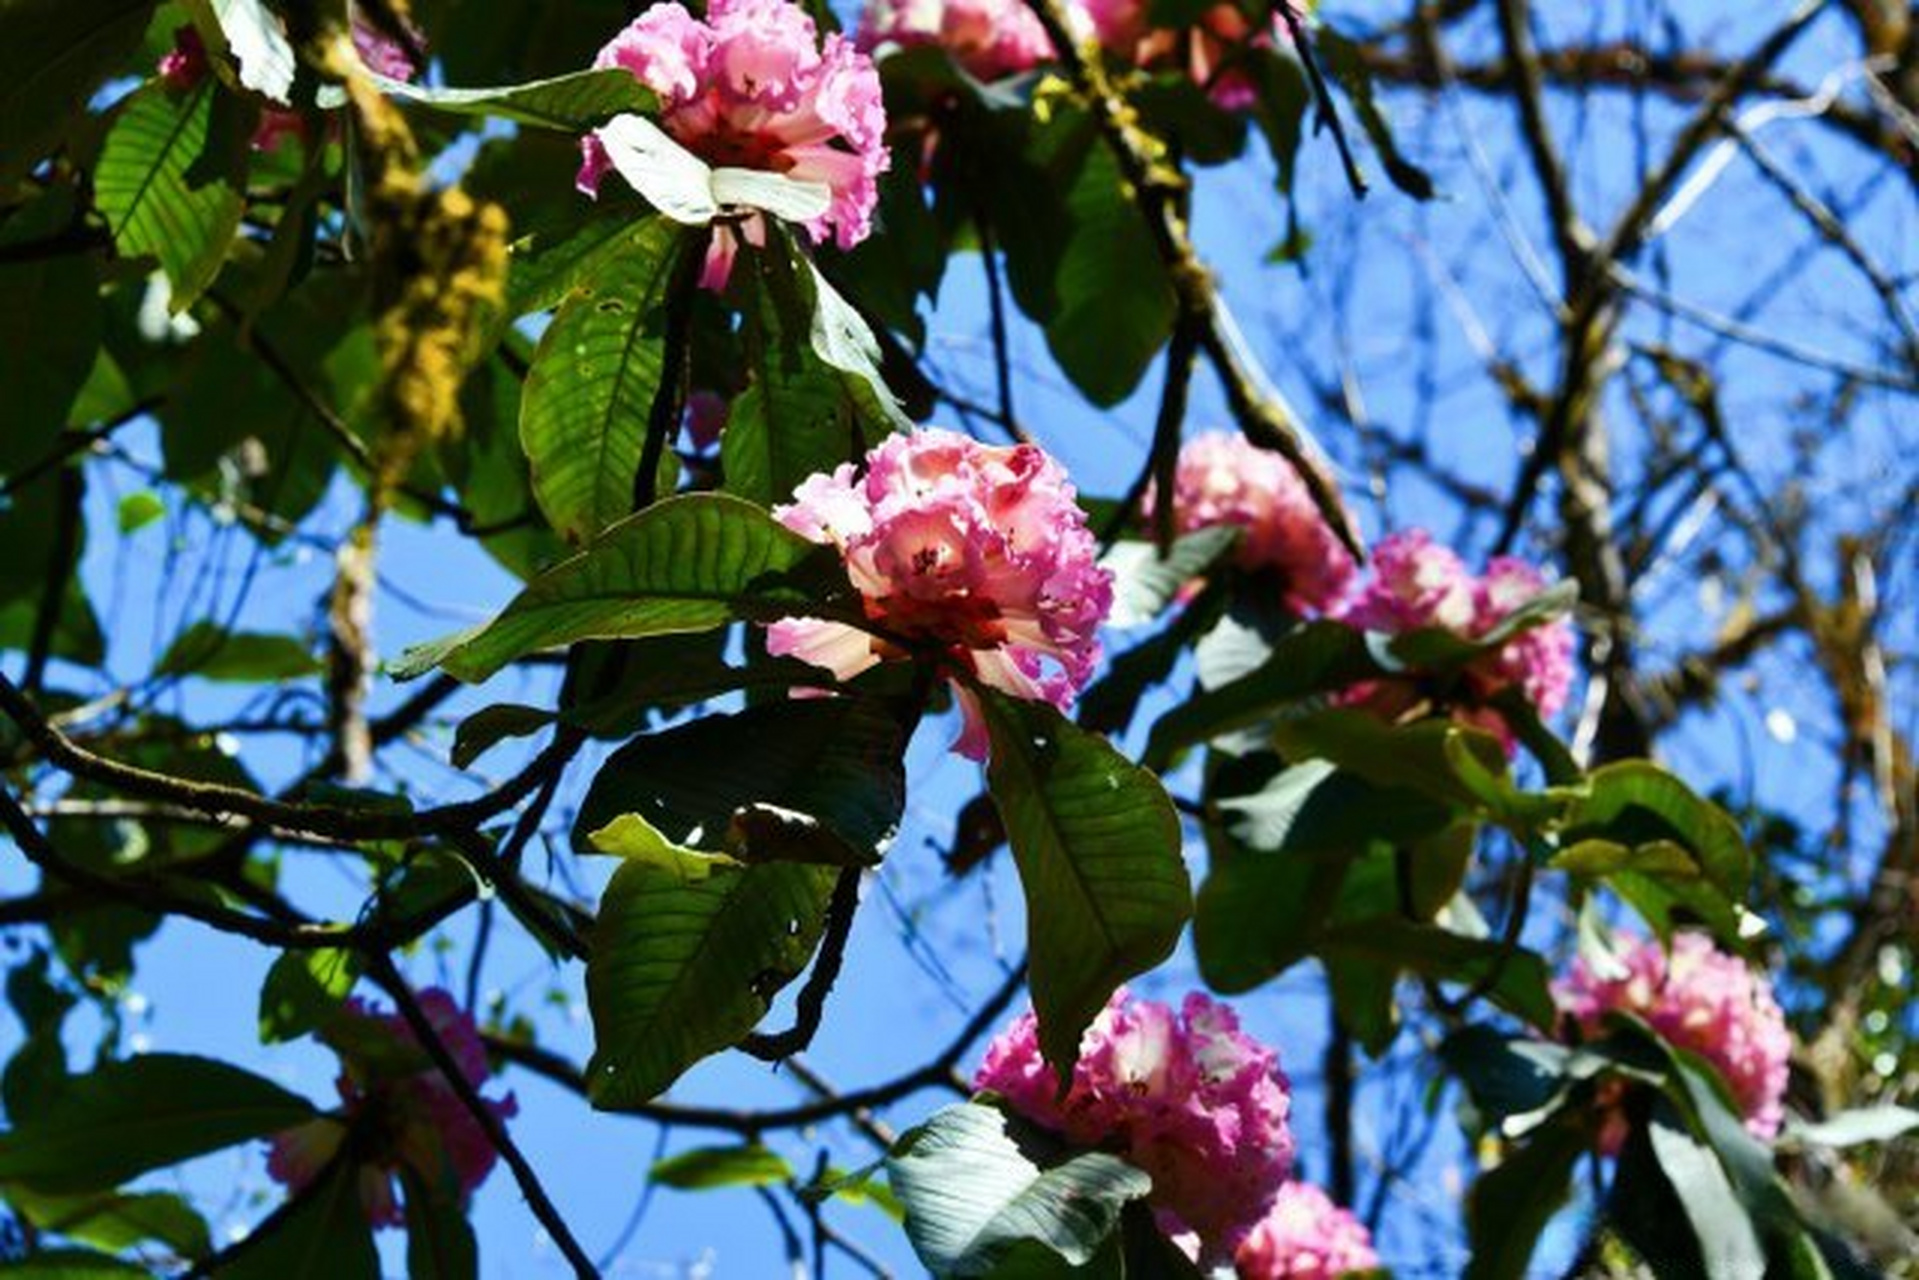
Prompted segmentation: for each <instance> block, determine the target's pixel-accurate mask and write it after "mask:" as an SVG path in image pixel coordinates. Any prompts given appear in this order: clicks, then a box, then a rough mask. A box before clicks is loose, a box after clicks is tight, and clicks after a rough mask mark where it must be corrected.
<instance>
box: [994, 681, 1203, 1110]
mask: <svg viewBox="0 0 1919 1280" xmlns="http://www.w3.org/2000/svg"><path fill="white" fill-rule="evenodd" d="M975 696H977V697H978V698H979V700H980V703H981V706H982V707H983V709H984V712H985V716H986V725H987V730H988V732H989V734H990V735H991V739H992V755H991V758H990V762H989V763H988V765H987V771H986V778H987V786H988V788H989V790H990V791H991V792H992V795H993V803H994V804H995V805H997V806H998V808H999V811H1000V816H1001V818H1002V819H1003V820H1004V822H1005V824H1006V833H1007V841H1008V843H1009V844H1010V845H1011V846H1012V850H1013V859H1014V861H1015V862H1016V863H1017V864H1018V866H1019V874H1020V884H1021V886H1022V887H1023V888H1024V890H1025V894H1026V910H1027V936H1028V945H1029V954H1030V958H1031V964H1032V988H1033V1007H1034V1009H1035V1011H1036V1012H1037V1013H1038V1015H1039V1028H1040V1030H1039V1036H1040V1047H1041V1048H1042V1049H1043V1050H1044V1052H1045V1055H1046V1059H1047V1061H1048V1062H1050V1063H1052V1064H1053V1066H1054V1067H1055V1068H1056V1069H1058V1070H1059V1071H1061V1072H1062V1074H1065V1073H1068V1072H1070V1071H1071V1069H1072V1064H1073V1063H1074V1061H1075V1060H1076V1059H1077V1058H1078V1056H1079V1041H1080V1034H1081V1033H1082V1032H1083V1031H1084V1030H1085V1029H1086V1027H1087V1024H1089V1023H1090V1022H1092V1020H1093V1017H1094V1015H1096V1014H1097V1013H1098V1012H1099V1011H1100V1010H1101V1009H1102V1008H1103V1007H1105V1004H1106V1001H1107V998H1108V997H1110V996H1111V995H1112V994H1113V990H1114V989H1115V988H1116V987H1118V986H1119V984H1120V983H1122V982H1124V981H1126V980H1127V979H1128V978H1131V977H1135V976H1137V975H1138V974H1141V973H1144V972H1145V971H1146V970H1148V969H1151V968H1153V967H1154V966H1155V965H1157V964H1159V963H1160V962H1161V961H1163V960H1165V959H1166V957H1167V956H1169V955H1171V954H1172V951H1173V947H1174V946H1175V945H1176V944H1177V943H1178V941H1179V935H1180V933H1181V931H1182V930H1183V929H1184V928H1185V925H1186V920H1187V917H1188V916H1190V915H1191V914H1192V886H1191V883H1190V881H1189V880H1188V878H1187V875H1186V864H1185V862H1184V860H1183V859H1182V857H1181V852H1180V828H1179V817H1178V815H1177V814H1176V813H1175V812H1174V811H1173V803H1172V801H1171V800H1170V799H1169V798H1168V797H1167V795H1166V790H1165V788H1164V787H1162V786H1161V785H1160V782H1159V779H1158V778H1157V777H1155V776H1154V775H1152V774H1151V773H1148V772H1147V771H1146V770H1144V769H1141V768H1139V767H1138V766H1137V765H1135V764H1133V763H1132V762H1131V761H1129V760H1127V759H1126V757H1124V756H1122V755H1120V754H1119V752H1117V751H1115V750H1114V749H1113V747H1112V745H1111V744H1110V743H1108V742H1107V741H1106V740H1105V739H1104V738H1102V737H1099V736H1098V735H1096V734H1091V733H1088V732H1086V731H1085V730H1084V729H1081V728H1079V727H1078V726H1076V725H1074V724H1072V723H1071V722H1070V721H1068V720H1066V719H1065V718H1063V717H1062V716H1061V715H1060V714H1059V712H1057V711H1055V710H1054V709H1053V708H1052V707H1050V706H1048V705H1046V704H1044V703H1039V702H1028V701H1025V700H1022V699H1017V698H1009V697H1007V696H1006V695H1004V694H1001V693H999V692H997V691H994V690H991V689H979V690H977V692H976V695H975Z"/></svg>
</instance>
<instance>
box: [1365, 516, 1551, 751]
mask: <svg viewBox="0 0 1919 1280" xmlns="http://www.w3.org/2000/svg"><path fill="white" fill-rule="evenodd" d="M1547 585H1548V583H1547V581H1546V578H1545V576H1544V575H1543V574H1541V573H1540V572H1539V570H1538V569H1536V568H1534V567H1533V566H1532V565H1529V564H1527V563H1525V562H1524V561H1522V560H1516V559H1514V558H1512V557H1510V556H1499V557H1496V558H1494V559H1493V560H1492V561H1491V562H1490V563H1489V564H1488V565H1487V566H1486V572H1485V573H1484V574H1483V575H1481V576H1479V577H1474V576H1473V574H1472V573H1471V571H1470V570H1468V569H1467V568H1466V566H1465V564H1464V563H1463V562H1462V561H1461V560H1460V558H1459V557H1458V556H1457V555H1455V554H1454V553H1453V552H1452V551H1451V550H1449V549H1448V548H1446V547H1443V546H1440V545H1439V544H1438V543H1436V542H1434V541H1433V539H1432V535H1431V534H1429V533H1427V532H1426V531H1425V530H1423V529H1411V530H1407V531H1406V532H1403V533H1396V534H1393V535H1391V536H1389V537H1386V538H1383V539H1381V541H1380V543H1379V545H1378V546H1377V547H1375V548H1374V549H1373V563H1372V574H1371V576H1370V577H1369V578H1368V579H1367V581H1366V584H1365V586H1364V587H1363V588H1362V589H1361V590H1360V591H1359V593H1358V594H1357V595H1356V596H1355V597H1354V598H1353V599H1352V600H1351V602H1350V603H1348V604H1347V605H1346V606H1345V607H1344V608H1343V609H1342V610H1341V611H1340V614H1339V616H1340V617H1342V618H1343V619H1344V620H1345V621H1347V622H1350V623H1351V624H1353V625H1354V626H1357V627H1364V628H1366V629H1367V630H1369V631H1382V632H1386V633H1388V634H1398V633H1400V632H1405V631H1417V630H1420V629H1422V628H1427V627H1443V628H1445V629H1446V630H1448V631H1452V632H1455V633H1457V634H1459V635H1461V636H1465V637H1467V638H1469V639H1477V638H1480V637H1483V636H1486V635H1488V634H1490V633H1491V632H1492V631H1493V629H1494V628H1496V627H1498V626H1499V625H1500V624H1501V623H1503V622H1505V621H1506V619H1508V618H1509V617H1511V616H1512V614H1513V612H1514V611H1515V610H1516V609H1518V608H1519V607H1520V606H1521V605H1524V604H1525V603H1526V602H1527V601H1529V600H1531V599H1532V598H1533V597H1535V596H1537V595H1538V594H1539V593H1540V592H1541V591H1543V590H1545V589H1546V587H1547ZM1465 674H1466V686H1467V693H1468V694H1469V696H1470V699H1471V701H1472V702H1473V703H1474V704H1479V703H1483V702H1484V701H1485V700H1487V699H1489V698H1491V697H1493V696H1494V695H1495V694H1497V693H1499V692H1500V691H1501V690H1503V689H1506V688H1509V687H1517V688H1518V690H1519V691H1520V693H1522V694H1523V695H1524V696H1525V698H1526V700H1527V701H1528V702H1530V703H1531V704H1532V705H1533V707H1534V708H1535V709H1536V710H1537V711H1538V712H1539V714H1540V716H1541V717H1542V718H1550V717H1552V716H1554V715H1557V714H1558V713H1559V711H1560V709H1561V708H1562V707H1564V706H1565V705H1566V696H1567V694H1568V692H1569V691H1570V690H1571V688H1572V677H1573V633H1572V627H1571V625H1570V624H1569V623H1568V622H1567V621H1566V620H1565V619H1564V618H1555V619H1553V620H1552V621H1550V622H1547V623H1543V624H1541V625H1538V626H1534V627H1530V628H1528V629H1527V630H1525V631H1522V632H1520V633H1519V634H1518V635H1516V636H1514V637H1512V638H1511V639H1509V640H1507V641H1506V642H1505V643H1504V644H1502V645H1501V646H1500V647H1499V648H1498V650H1496V651H1495V652H1493V653H1491V654H1488V655H1486V656H1485V657H1483V658H1480V659H1479V660H1478V661H1476V662H1475V663H1474V664H1473V665H1472V666H1471V667H1469V668H1468V669H1467V671H1466V673H1465ZM1345 700H1346V701H1348V702H1351V703H1356V704H1359V705H1364V706H1369V707H1372V708H1374V709H1375V710H1378V711H1381V712H1382V713H1385V714H1397V713H1398V712H1399V711H1402V710H1404V706H1405V704H1408V703H1409V702H1410V701H1411V695H1410V692H1409V690H1408V689H1407V688H1404V687H1398V686H1396V685H1395V684H1394V682H1388V681H1381V682H1377V683H1374V684H1370V685H1365V686H1361V687H1359V688H1356V689H1353V690H1350V691H1349V692H1348V695H1347V697H1346V699H1345ZM1456 714H1458V715H1459V716H1460V718H1462V719H1464V720H1467V721H1469V722H1472V723H1476V724H1479V725H1480V726H1481V727H1484V728H1486V729H1489V730H1490V731H1492V732H1493V733H1495V734H1497V735H1498V736H1499V737H1500V738H1501V739H1502V740H1504V741H1505V743H1506V745H1507V749H1508V750H1511V749H1512V746H1513V741H1512V734H1511V731H1510V729H1509V728H1508V727H1507V725H1506V723H1505V721H1504V720H1503V719H1502V718H1501V717H1500V716H1499V715H1498V713H1497V712H1494V711H1491V710H1489V709H1486V708H1484V707H1482V706H1478V705H1473V706H1468V707H1464V708H1459V709H1457V712H1456Z"/></svg>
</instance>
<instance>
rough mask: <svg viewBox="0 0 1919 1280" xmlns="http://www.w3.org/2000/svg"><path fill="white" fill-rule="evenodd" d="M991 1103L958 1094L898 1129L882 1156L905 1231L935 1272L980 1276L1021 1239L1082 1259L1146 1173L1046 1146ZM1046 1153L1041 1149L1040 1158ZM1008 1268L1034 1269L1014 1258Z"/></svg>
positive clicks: (1139, 1192) (1096, 1247) (1097, 1155)
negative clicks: (963, 1099)
mask: <svg viewBox="0 0 1919 1280" xmlns="http://www.w3.org/2000/svg"><path fill="white" fill-rule="evenodd" d="M1043 1145H1044V1143H1043V1140H1042V1139H1040V1138H1039V1136H1038V1135H1037V1134H1035V1133H1034V1132H1033V1131H1032V1130H1031V1129H1030V1128H1028V1127H1027V1126H1025V1125H1024V1124H1022V1123H1021V1122H1019V1121H1017V1120H1016V1119H1014V1118H1013V1117H1011V1116H1008V1115H1007V1114H1006V1113H1005V1112H1003V1111H1001V1110H1000V1109H999V1108H997V1107H992V1106H986V1105H984V1104H981V1103H962V1104H960V1105H958V1106H954V1107H948V1108H946V1109H945V1110H944V1111H940V1112H938V1113H936V1114H935V1115H934V1116H933V1117H932V1119H930V1120H928V1121H927V1122H926V1123H925V1124H923V1125H921V1126H920V1127H918V1128H917V1129H914V1130H912V1131H911V1132H909V1133H907V1134H906V1135H905V1136H904V1137H902V1138H901V1139H900V1141H899V1142H898V1144H897V1145H896V1146H895V1147H894V1148H893V1152H892V1154H891V1155H889V1156H888V1157H887V1159H886V1169H887V1177H888V1178H889V1180H890V1181H891V1183H892V1186H893V1190H894V1192H895V1193H896V1194H897V1195H898V1196H899V1198H900V1203H901V1204H903V1205H905V1206H906V1233H907V1235H908V1237H909V1238H910V1239H911V1240H912V1242H913V1249H914V1251H915V1252H916V1253H918V1254H919V1258H920V1261H921V1262H922V1263H924V1264H925V1266H926V1268H927V1270H928V1271H929V1272H931V1273H932V1274H933V1275H934V1276H936V1277H940V1278H941V1280H944V1278H945V1277H949V1276H955V1277H957V1276H988V1275H1002V1274H1007V1273H1005V1272H1002V1271H1001V1270H1000V1266H1001V1264H1002V1263H1003V1262H1006V1261H1008V1255H1009V1254H1011V1253H1012V1252H1013V1251H1014V1250H1015V1249H1017V1248H1019V1247H1020V1246H1021V1245H1022V1243H1023V1242H1032V1243H1033V1244H1036V1245H1039V1246H1043V1247H1044V1248H1045V1249H1046V1250H1047V1251H1049V1252H1050V1253H1052V1254H1054V1255H1056V1256H1057V1257H1058V1258H1060V1259H1063V1260H1064V1261H1066V1262H1067V1263H1070V1264H1073V1265H1075V1266H1078V1265H1081V1264H1084V1263H1086V1262H1089V1261H1090V1260H1091V1259H1092V1258H1093V1257H1094V1256H1095V1255H1096V1254H1098V1253H1099V1252H1100V1249H1101V1246H1102V1245H1103V1244H1104V1243H1105V1241H1106V1239H1107V1237H1108V1236H1110V1235H1112V1233H1113V1229H1114V1228H1115V1227H1116V1226H1117V1225H1118V1224H1119V1220H1120V1214H1121V1213H1122V1212H1123V1211H1124V1209H1125V1207H1126V1206H1127V1204H1129V1203H1131V1202H1132V1201H1135V1200H1139V1199H1142V1198H1143V1197H1144V1196H1145V1195H1146V1194H1147V1192H1148V1191H1150V1190H1151V1189H1152V1179H1151V1178H1149V1177H1147V1175H1146V1174H1144V1173H1142V1172H1141V1171H1139V1170H1138V1169H1135V1168H1134V1167H1133V1166H1132V1165H1129V1164H1127V1163H1126V1162H1125V1161H1124V1160H1121V1159H1119V1158H1118V1157H1117V1156H1111V1155H1107V1154H1105V1153H1104V1152H1085V1153H1081V1154H1078V1155H1072V1154H1067V1155H1064V1156H1063V1157H1062V1156H1061V1155H1059V1154H1058V1153H1047V1152H1045V1151H1044V1150H1043V1149H1042V1148H1043ZM1049 1157H1050V1158H1049ZM1012 1273H1013V1274H1021V1275H1027V1274H1034V1273H1033V1272H1032V1271H1030V1270H1022V1269H1019V1268H1017V1267H1016V1268H1014V1270H1013V1272H1012Z"/></svg>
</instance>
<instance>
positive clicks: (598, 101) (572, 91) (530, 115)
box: [374, 68, 660, 133]
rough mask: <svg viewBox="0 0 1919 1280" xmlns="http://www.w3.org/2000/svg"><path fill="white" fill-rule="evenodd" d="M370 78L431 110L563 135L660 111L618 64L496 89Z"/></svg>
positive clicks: (397, 95)
mask: <svg viewBox="0 0 1919 1280" xmlns="http://www.w3.org/2000/svg"><path fill="white" fill-rule="evenodd" d="M374 81H375V83H377V84H378V85H379V86H380V89H381V91H382V92H384V93H386V94H388V95H390V96H392V97H395V98H400V99H402V100H404V101H407V102H413V103H417V104H419V105H420V106H423V107H431V108H432V109H434V110H435V111H444V112H447V113H449V114H452V115H459V116H493V117H495V118H497V119H501V120H512V121H514V122H516V123H518V124H525V125H532V126H533V127H534V128H537V129H557V130H559V131H560V132H562V133H585V132H586V131H587V130H589V129H591V128H592V127H593V126H595V125H597V124H601V123H603V122H605V121H607V120H609V119H611V118H612V117H614V116H616V115H621V114H624V113H626V112H639V113H641V114H645V113H649V112H656V111H658V110H659V109H660V104H659V98H658V97H657V96H655V94H654V93H653V91H652V90H651V89H649V88H647V87H646V86H645V85H643V84H641V83H640V82H639V80H638V79H636V78H635V77H634V76H633V75H632V74H631V73H630V72H627V71H624V70H620V69H618V68H608V69H606V70H602V71H576V72H574V73H572V74H571V75H564V76H555V77H553V78H552V79H549V80H529V81H527V82H526V83H525V84H513V85H505V86H502V87H500V88H495V89H429V88H426V87H425V86H423V85H417V84H408V83H406V82H404V81H400V80H392V79H388V78H387V77H385V76H375V77H374Z"/></svg>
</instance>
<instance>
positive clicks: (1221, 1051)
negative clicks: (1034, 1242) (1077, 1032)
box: [973, 988, 1293, 1261]
mask: <svg viewBox="0 0 1919 1280" xmlns="http://www.w3.org/2000/svg"><path fill="white" fill-rule="evenodd" d="M973 1087H974V1088H975V1089H980V1090H991V1091H993V1092H994V1093H997V1094H999V1095H1000V1096H1002V1097H1004V1098H1005V1099H1006V1101H1007V1103H1008V1104H1009V1105H1010V1106H1012V1107H1013V1108H1014V1109H1015V1110H1017V1111H1019V1112H1020V1113H1021V1114H1023V1115H1025V1116H1026V1117H1027V1118H1028V1119H1030V1120H1032V1121H1034V1122H1035V1123H1037V1124H1040V1125H1043V1126H1045V1127H1046V1128H1049V1129H1052V1130H1054V1131H1055V1132H1057V1133H1060V1134H1062V1135H1063V1136H1065V1137H1066V1138H1067V1139H1068V1140H1069V1141H1071V1142H1072V1143H1074V1144H1075V1145H1078V1146H1085V1147H1102V1148H1105V1149H1107V1150H1111V1151H1115V1152H1117V1153H1118V1154H1120V1155H1121V1156H1123V1157H1125V1159H1126V1160H1128V1161H1129V1162H1130V1163H1132V1164H1134V1165H1135V1166H1137V1167H1138V1168H1140V1169H1142V1170H1144V1171H1145V1172H1146V1173H1148V1174H1150V1175H1151V1176H1152V1179H1153V1191H1152V1196H1151V1202H1152V1205H1153V1207H1154V1209H1155V1210H1156V1211H1157V1213H1158V1215H1159V1218H1160V1222H1161V1225H1162V1227H1164V1228H1165V1229H1166V1230H1167V1231H1168V1233H1169V1234H1172V1235H1175V1236H1177V1235H1182V1234H1184V1233H1187V1232H1191V1233H1194V1234H1196V1235H1197V1236H1198V1237H1199V1242H1200V1247H1201V1255H1202V1259H1204V1260H1209V1261H1211V1260H1217V1261H1224V1260H1226V1259H1228V1258H1230V1257H1231V1256H1232V1251H1233V1249H1234V1248H1235V1247H1236V1246H1237V1245H1238V1243H1239V1241H1240V1239H1241V1237H1243V1236H1244V1235H1245V1234H1246V1232H1247V1231H1248V1230H1249V1229H1251V1227H1252V1226H1253V1224H1254V1223H1255V1222H1257V1221H1258V1220H1259V1218H1260V1216H1261V1215H1262V1214H1264V1213H1265V1212H1266V1209H1267V1206H1268V1205H1270V1204H1271V1203H1272V1200H1273V1196H1274V1195H1275V1193H1277V1192H1278V1190H1279V1188H1280V1186H1281V1184H1282V1183H1284V1182H1285V1181H1286V1178H1287V1175H1288V1174H1289V1173H1290V1172H1291V1170H1292V1165H1293V1133H1292V1128H1291V1126H1290V1125H1289V1124H1288V1121H1287V1117H1288V1114H1289V1113H1290V1111H1291V1110H1292V1094H1291V1089H1290V1086H1289V1085H1288V1083H1287V1080H1286V1077H1285V1076H1284V1075H1283V1074H1281V1072H1280V1069H1279V1055H1278V1054H1277V1053H1275V1052H1274V1051H1273V1050H1271V1049H1269V1048H1267V1047H1266V1046H1265V1045H1262V1044H1260V1043H1259V1042H1258V1041H1256V1040H1254V1039H1252V1038H1251V1037H1249V1036H1247V1035H1245V1034H1244V1033H1242V1032H1241V1031H1240V1029H1239V1019H1238V1017H1237V1016H1235V1015H1234V1013H1233V1011H1232V1010H1231V1009H1230V1008H1228V1007H1227V1006H1225V1005H1223V1004H1219V1003H1216V1002H1215V1001H1213V1000H1210V999H1208V998H1207V997H1206V996H1204V995H1201V994H1199V993H1197V992H1195V993H1193V994H1191V995H1188V996H1187V997H1186V1002H1185V1004H1184V1006H1183V1007H1182V1008H1181V1009H1180V1011H1179V1012H1177V1013H1175V1012H1174V1011H1173V1010H1172V1009H1171V1008H1169V1007H1168V1006H1166V1005H1163V1004H1159V1003H1157V1002H1155V1001H1151V1000H1133V999H1131V998H1130V997H1129V996H1128V995H1127V993H1126V991H1125V989H1124V988H1122V989H1121V990H1119V991H1116V992H1114V993H1113V998H1112V1000H1111V1001H1110V1002H1109V1003H1108V1004H1107V1006H1106V1008H1105V1010H1104V1011H1103V1012H1101V1014H1100V1015H1099V1017H1098V1018H1096V1019H1094V1021H1093V1025H1092V1026H1090V1027H1088V1028H1087V1029H1086V1035H1085V1037H1084V1038H1083V1039H1082V1040H1081V1041H1080V1056H1079V1062H1078V1063H1077V1064H1076V1065H1075V1066H1074V1068H1073V1082H1072V1088H1071V1089H1069V1090H1068V1091H1067V1093H1066V1096H1065V1098H1064V1099H1062V1098H1061V1097H1060V1096H1059V1077H1058V1075H1057V1074H1056V1073H1055V1072H1054V1070H1053V1068H1052V1067H1051V1066H1049V1065H1047V1063H1046V1062H1045V1061H1044V1060H1043V1059H1042V1058H1041V1056H1040V1050H1039V1027H1038V1023H1037V1022H1036V1020H1035V1019H1034V1017H1033V1015H1032V1014H1030V1013H1028V1014H1025V1015H1024V1016H1022V1017H1020V1018H1017V1019H1015V1020H1014V1022H1013V1023H1012V1024H1011V1025H1010V1026H1008V1027H1007V1028H1006V1030H1004V1031H1002V1032H1001V1033H1000V1034H999V1035H998V1036H997V1037H995V1038H994V1040H993V1042H992V1043H991V1044H990V1045H988V1046H987V1048H986V1057H985V1060H984V1061H983V1062H982V1063H981V1064H980V1069H979V1071H978V1073H977V1074H975V1075H974V1077H973Z"/></svg>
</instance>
